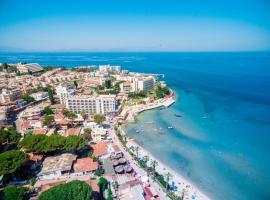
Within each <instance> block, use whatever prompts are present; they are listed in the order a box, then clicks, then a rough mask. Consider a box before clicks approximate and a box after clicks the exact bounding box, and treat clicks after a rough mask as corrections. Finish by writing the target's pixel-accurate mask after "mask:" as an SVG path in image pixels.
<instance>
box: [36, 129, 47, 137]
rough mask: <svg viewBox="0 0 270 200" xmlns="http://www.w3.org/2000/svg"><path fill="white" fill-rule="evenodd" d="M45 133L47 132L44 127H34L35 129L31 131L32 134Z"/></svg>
mask: <svg viewBox="0 0 270 200" xmlns="http://www.w3.org/2000/svg"><path fill="white" fill-rule="evenodd" d="M46 133H47V130H46V129H44V128H40V129H35V130H34V131H33V134H34V135H40V134H46Z"/></svg>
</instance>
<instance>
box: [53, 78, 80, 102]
mask: <svg viewBox="0 0 270 200" xmlns="http://www.w3.org/2000/svg"><path fill="white" fill-rule="evenodd" d="M56 94H57V96H58V97H59V99H60V103H61V104H66V99H67V97H69V96H72V95H75V94H76V91H75V88H74V85H72V84H67V83H62V84H60V85H58V86H57V87H56Z"/></svg>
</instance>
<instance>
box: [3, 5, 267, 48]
mask: <svg viewBox="0 0 270 200" xmlns="http://www.w3.org/2000/svg"><path fill="white" fill-rule="evenodd" d="M1 50H2V51H265V50H267V51H268V50H270V0H113V1H112V0H46V1H39V0H24V1H21V0H0V51H1Z"/></svg>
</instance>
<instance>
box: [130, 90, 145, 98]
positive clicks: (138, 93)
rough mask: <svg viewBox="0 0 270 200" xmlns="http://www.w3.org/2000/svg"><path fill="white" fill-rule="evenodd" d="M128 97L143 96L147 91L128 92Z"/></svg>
mask: <svg viewBox="0 0 270 200" xmlns="http://www.w3.org/2000/svg"><path fill="white" fill-rule="evenodd" d="M128 97H129V98H145V97H147V92H145V91H139V92H129V93H128Z"/></svg>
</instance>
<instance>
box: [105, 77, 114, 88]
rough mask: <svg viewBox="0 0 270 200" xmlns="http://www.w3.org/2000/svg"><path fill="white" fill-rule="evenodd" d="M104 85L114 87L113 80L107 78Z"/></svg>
mask: <svg viewBox="0 0 270 200" xmlns="http://www.w3.org/2000/svg"><path fill="white" fill-rule="evenodd" d="M104 86H105V88H107V89H110V88H111V87H112V81H111V80H110V79H108V80H105V83H104Z"/></svg>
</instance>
